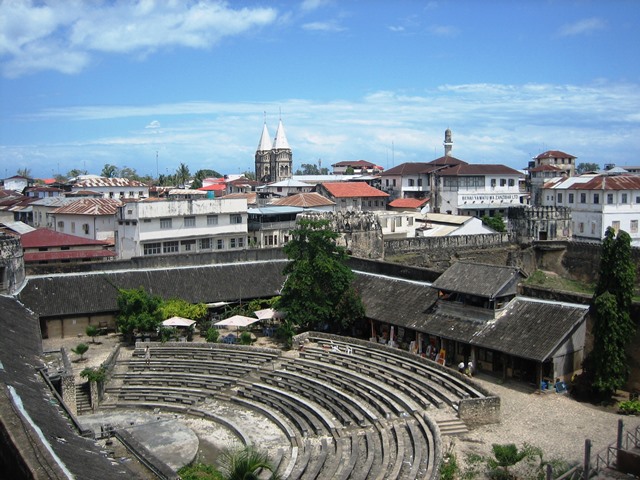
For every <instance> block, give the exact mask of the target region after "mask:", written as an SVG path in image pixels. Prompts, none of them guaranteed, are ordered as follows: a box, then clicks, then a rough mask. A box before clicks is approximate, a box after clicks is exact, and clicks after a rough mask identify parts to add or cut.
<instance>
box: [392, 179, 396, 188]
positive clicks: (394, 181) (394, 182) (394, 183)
mask: <svg viewBox="0 0 640 480" xmlns="http://www.w3.org/2000/svg"><path fill="white" fill-rule="evenodd" d="M393 186H394V187H395V186H396V179H395V178H394V179H393Z"/></svg>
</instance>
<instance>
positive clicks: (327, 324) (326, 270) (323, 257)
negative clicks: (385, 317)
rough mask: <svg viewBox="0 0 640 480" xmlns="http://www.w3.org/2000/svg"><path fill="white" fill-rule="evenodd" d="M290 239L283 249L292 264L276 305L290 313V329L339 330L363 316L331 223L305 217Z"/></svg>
mask: <svg viewBox="0 0 640 480" xmlns="http://www.w3.org/2000/svg"><path fill="white" fill-rule="evenodd" d="M291 237H292V239H291V241H290V242H289V243H287V244H286V245H285V247H284V252H285V253H286V254H287V256H288V257H289V260H291V262H290V263H288V264H287V266H286V267H285V269H284V274H285V275H287V280H286V282H285V284H284V287H283V289H282V295H281V298H280V300H279V302H278V305H277V308H280V309H283V310H285V311H286V312H287V321H288V322H289V324H290V326H292V327H294V328H295V327H298V328H299V327H306V328H314V329H320V330H327V329H328V330H332V331H340V330H341V329H345V328H347V327H349V326H350V325H351V324H353V322H354V321H355V320H357V319H359V318H362V317H364V306H363V304H362V300H361V299H360V297H359V296H358V295H357V294H356V293H355V292H354V291H353V287H352V282H353V278H354V274H353V272H352V271H351V270H350V269H349V267H347V265H346V263H345V261H346V259H347V254H346V251H345V249H344V248H342V247H339V246H337V245H336V243H335V240H336V239H337V238H338V233H336V232H335V231H333V230H332V229H331V226H330V222H329V220H315V219H308V218H302V219H301V220H299V221H298V224H297V226H296V229H294V230H292V231H291Z"/></svg>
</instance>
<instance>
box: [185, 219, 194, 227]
mask: <svg viewBox="0 0 640 480" xmlns="http://www.w3.org/2000/svg"><path fill="white" fill-rule="evenodd" d="M184 226H185V227H195V226H196V217H184Z"/></svg>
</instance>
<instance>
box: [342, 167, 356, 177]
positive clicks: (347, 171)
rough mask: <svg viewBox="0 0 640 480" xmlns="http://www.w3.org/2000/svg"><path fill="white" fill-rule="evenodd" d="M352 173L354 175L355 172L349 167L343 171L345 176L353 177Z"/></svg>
mask: <svg viewBox="0 0 640 480" xmlns="http://www.w3.org/2000/svg"><path fill="white" fill-rule="evenodd" d="M354 173H356V171H355V170H354V169H353V167H352V166H351V165H349V166H348V167H347V168H346V169H345V171H344V174H345V175H353V174H354Z"/></svg>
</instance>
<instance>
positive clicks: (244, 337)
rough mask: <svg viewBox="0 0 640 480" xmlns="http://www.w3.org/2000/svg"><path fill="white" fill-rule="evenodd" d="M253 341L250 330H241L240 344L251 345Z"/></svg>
mask: <svg viewBox="0 0 640 480" xmlns="http://www.w3.org/2000/svg"><path fill="white" fill-rule="evenodd" d="M252 343H253V337H252V336H251V332H242V333H241V334H240V345H251V344H252Z"/></svg>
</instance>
